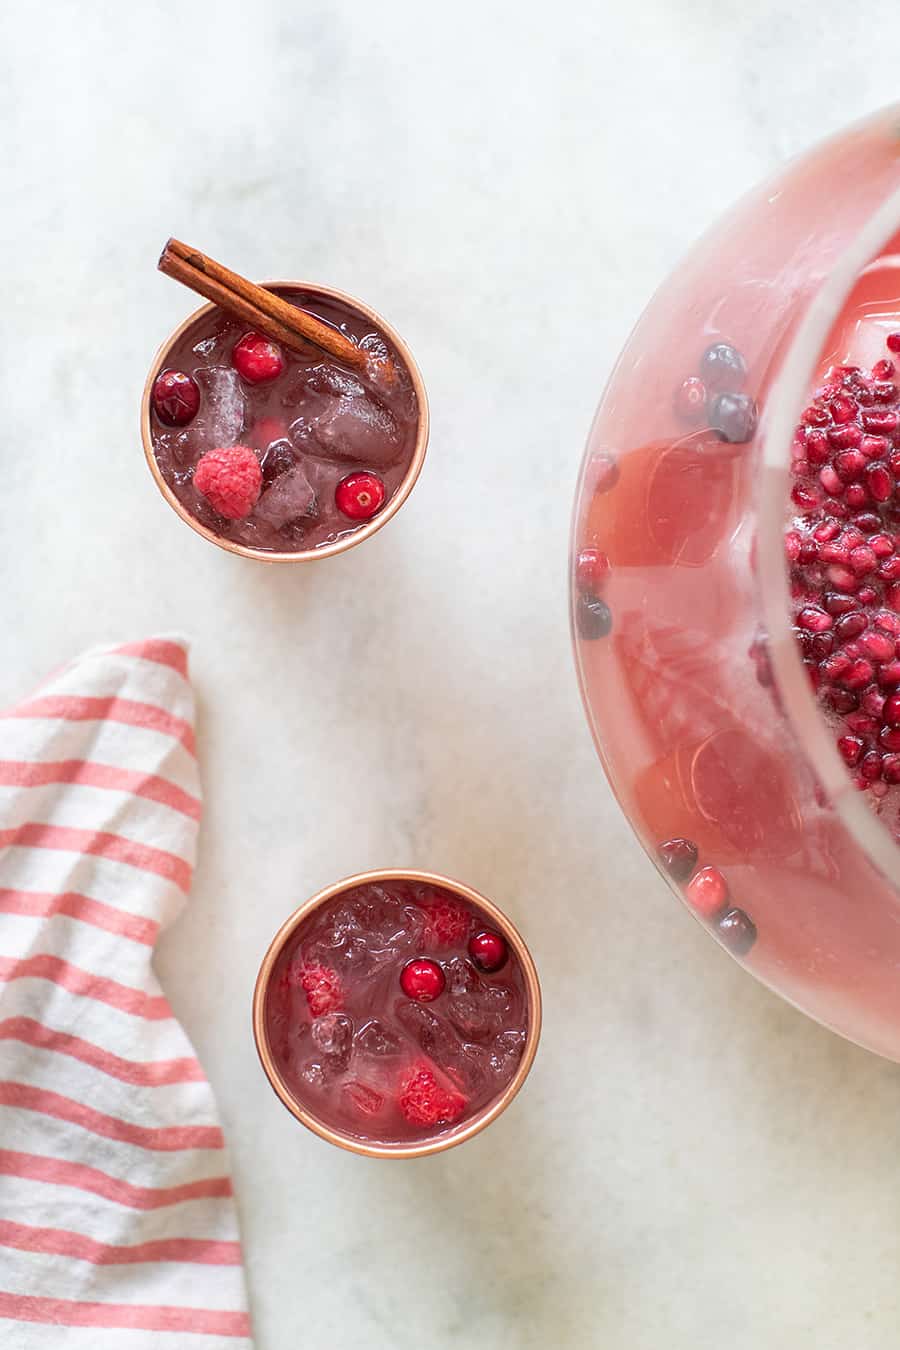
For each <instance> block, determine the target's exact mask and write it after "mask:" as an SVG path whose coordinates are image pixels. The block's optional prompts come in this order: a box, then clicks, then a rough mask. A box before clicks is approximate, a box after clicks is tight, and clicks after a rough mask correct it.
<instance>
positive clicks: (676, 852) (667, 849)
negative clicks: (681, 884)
mask: <svg viewBox="0 0 900 1350" xmlns="http://www.w3.org/2000/svg"><path fill="white" fill-rule="evenodd" d="M656 856H657V857H658V858H659V861H660V862H661V863H662V865H663V867H664V868H665V869H666V871H667V872H668V873H669V876H671V877H673V878H674V880H675V881H687V879H688V877H689V876H690V875H691V873H692V872H693V870H694V868H695V867H696V866H697V856H698V850H697V845H696V844H695V843H694V842H693V840H692V839H682V838H680V837H679V838H676V839H667V840H666V841H665V843H662V844H660V846H659V848H658V849H657V850H656Z"/></svg>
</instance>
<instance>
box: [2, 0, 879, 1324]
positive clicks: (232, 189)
mask: <svg viewBox="0 0 900 1350" xmlns="http://www.w3.org/2000/svg"><path fill="white" fill-rule="evenodd" d="M829 11H830V13H829ZM898 49H900V12H898V11H897V10H896V9H892V8H891V6H890V5H885V4H876V3H874V0H864V3H862V4H860V5H858V6H856V7H854V8H853V12H852V14H851V13H850V11H849V10H848V9H847V7H846V6H838V5H837V4H834V5H829V4H827V3H826V4H825V5H824V6H823V4H822V3H821V0H818V3H811V2H810V0H795V3H793V4H791V5H790V6H788V5H779V4H775V3H772V0H768V3H767V2H766V0H761V2H760V3H758V4H751V3H743V4H737V3H733V0H643V3H637V4H628V5H619V4H615V5H613V4H606V3H602V2H601V3H595V4H592V5H588V4H584V3H583V2H582V0H559V2H558V3H556V4H554V5H545V4H539V3H535V0H521V3H519V4H517V5H497V4H495V5H490V4H485V3H483V2H482V3H479V4H475V3H469V0H462V2H461V3H456V4H454V5H449V6H443V7H441V9H440V10H438V9H437V8H436V7H432V6H429V5H428V4H427V3H426V4H422V3H418V4H413V3H411V0H406V2H403V3H399V2H397V0H385V2H382V3H379V4H373V5H364V4H360V3H358V2H357V3H353V0H329V2H328V3H313V2H312V0H280V2H279V0H257V3H254V4H251V3H247V0H244V3H235V2H233V0H221V2H220V3H218V4H216V5H214V6H212V5H204V6H202V7H201V6H197V5H187V4H185V5H176V4H174V3H172V4H163V5H158V6H157V5H152V4H146V3H144V4H141V3H136V4H133V5H122V4H114V3H109V4H101V3H79V4H78V5H65V6H64V5H58V6H52V5H51V6H46V5H33V6H31V5H21V4H20V5H10V6H7V7H4V11H3V17H2V19H0V53H2V63H3V66H4V68H5V73H4V74H3V76H2V79H0V113H2V127H0V137H2V144H3V160H4V172H3V176H2V197H0V245H2V247H0V260H2V261H0V267H2V271H3V282H4V289H3V294H4V303H3V306H2V309H0V323H2V362H0V381H2V395H0V396H2V427H3V439H2V449H0V466H2V471H3V485H2V501H3V515H2V538H3V546H2V557H0V632H2V634H3V661H2V666H0V697H2V700H3V701H4V702H8V701H10V700H12V699H13V698H15V697H18V696H19V695H21V694H23V693H24V692H25V691H26V690H27V689H28V687H29V685H30V684H31V683H32V682H33V681H35V680H36V679H38V678H39V677H40V676H42V675H43V674H44V673H45V672H46V671H47V670H48V669H49V668H50V667H52V666H54V665H55V664H57V663H59V662H60V661H62V660H65V659H67V658H68V657H70V656H72V655H74V654H75V653H76V652H77V651H78V650H79V649H80V648H81V647H83V646H86V645H90V644H93V643H95V642H98V641H102V640H106V639H110V640H113V639H118V640H125V639H129V638H138V637H142V636H145V635H149V634H150V633H153V632H155V631H165V630H171V629H179V630H182V631H185V632H187V633H188V634H189V635H191V637H192V638H193V642H194V648H193V671H194V676H195V681H196V687H197V691H198V694H199V699H200V723H199V734H200V750H201V767H202V769H203V774H204V780H205V791H206V815H205V821H204V827H203V831H202V836H201V862H200V866H199V870H198V872H197V877H196V885H195V889H194V894H193V897H192V900H191V903H190V906H189V908H188V911H187V913H186V914H185V916H184V918H183V920H182V921H181V922H180V923H179V924H178V926H177V927H176V928H175V929H174V930H173V931H172V932H170V933H169V934H168V935H167V937H166V938H165V940H164V946H163V949H162V951H161V953H160V959H159V969H160V972H161V976H162V978H163V980H164V982H165V984H166V987H167V989H168V991H169V992H170V994H171V996H172V999H173V1001H174V1003H175V1005H176V1008H177V1010H178V1011H179V1013H180V1014H181V1015H182V1017H183V1019H184V1021H185V1023H186V1025H187V1027H188V1030H189V1032H190V1033H191V1035H192V1037H193V1039H194V1041H195V1042H196V1044H197V1047H198V1050H199V1053H200V1055H201V1057H202V1059H203V1061H204V1063H205V1064H206V1066H207V1069H208V1071H209V1073H210V1076H211V1078H212V1081H213V1083H214V1085H215V1087H216V1090H217V1093H218V1097H219V1101H220V1104H221V1109H222V1113H223V1116H224V1119H225V1124H226V1127H227V1129H228V1131H229V1135H230V1139H231V1143H232V1148H233V1154H234V1166H235V1172H236V1179H237V1185H238V1193H239V1198H240V1202H241V1208H242V1215H243V1224H244V1236H245V1241H246V1250H247V1261H248V1272H249V1279H250V1286H251V1297H252V1304H253V1311H254V1316H255V1321H256V1333H257V1341H258V1348H259V1350H296V1347H306V1346H309V1347H313V1346H316V1347H319V1346H328V1347H340V1350H380V1347H397V1348H398V1350H407V1348H409V1350H412V1347H416V1348H417V1350H418V1348H419V1347H428V1350H444V1347H450V1346H454V1347H455V1346H465V1347H470V1346H475V1345H480V1346H484V1347H488V1348H489V1350H545V1347H554V1348H556V1347H562V1348H563V1350H569V1348H570V1347H571V1348H574V1350H581V1347H585V1348H586V1350H587V1348H592V1347H600V1346H602V1347H604V1350H695V1348H696V1347H706V1346H709V1347H716V1350H720V1347H724V1346H727V1347H728V1350H758V1348H759V1347H762V1346H765V1347H767V1350H768V1348H769V1347H772V1348H774V1350H780V1347H790V1348H791V1350H806V1347H809V1350H813V1348H814V1350H832V1348H833V1350H851V1347H852V1350H882V1347H888V1346H891V1345H895V1344H896V1343H897V1337H898V1335H900V1307H898V1288H900V1280H898V1276H900V1130H898V1108H900V1071H898V1070H897V1069H896V1068H894V1067H893V1066H891V1065H889V1064H887V1063H884V1062H881V1061H879V1060H877V1059H875V1058H873V1057H871V1056H869V1055H867V1054H866V1053H864V1052H863V1051H860V1050H857V1049H854V1048H853V1047H852V1046H850V1045H847V1044H844V1043H842V1042H840V1041H838V1040H837V1039H835V1038H833V1037H832V1036H830V1035H829V1034H827V1033H826V1032H825V1031H822V1030H820V1029H819V1028H818V1027H816V1026H814V1025H813V1024H812V1023H810V1022H808V1021H806V1020H805V1019H804V1018H803V1017H801V1016H800V1015H799V1014H797V1013H795V1012H793V1011H791V1010H790V1009H789V1008H788V1007H786V1006H784V1005H782V1004H781V1003H780V1002H779V1001H778V1000H777V999H776V998H774V997H773V996H772V995H770V994H768V993H767V992H765V991H764V990H763V989H762V988H759V987H757V986H756V985H755V984H754V983H753V982H752V981H751V980H750V979H749V978H748V977H747V976H746V975H744V974H742V973H741V971H740V970H739V969H738V968H737V966H735V965H733V964H731V963H730V962H729V961H728V960H727V959H726V958H725V957H724V956H723V955H722V953H721V952H720V951H719V950H718V949H717V948H716V947H715V946H714V944H713V943H712V942H711V941H709V939H708V938H706V937H705V936H704V935H703V933H702V932H701V931H700V929H699V928H698V927H696V926H695V925H694V924H693V923H692V922H691V920H690V919H689V917H688V916H687V915H686V914H685V913H683V912H681V911H680V910H679V909H678V907H677V906H676V905H675V904H673V903H672V902H671V900H670V899H669V898H668V896H667V894H666V893H665V891H664V889H663V887H662V884H661V883H660V882H659V880H658V879H657V877H656V874H655V872H654V871H653V869H652V867H651V865H650V864H649V862H648V861H647V860H646V859H645V858H644V856H643V854H642V853H641V852H640V850H639V849H638V847H637V845H636V844H635V842H634V840H633V839H632V837H631V835H630V833H629V830H628V828H627V827H626V825H625V823H624V821H623V820H622V818H621V816H620V814H619V811H618V809H617V807H616V805H615V803H614V802H613V800H612V797H611V795H610V793H609V791H608V789H607V787H606V785H605V782H604V779H603V777H602V774H601V771H600V768H599V765H598V764H597V762H596V760H595V757H594V753H593V750H592V748H591V745H590V743H589V737H588V733H587V729H586V725H585V723H584V720H583V717H582V714H581V710H580V707H579V704H578V698H577V694H576V688H575V680H574V675H573V670H572V663H571V659H570V654H569V643H568V635H567V620H566V606H565V598H564V596H565V565H566V535H567V529H568V517H569V510H570V505H571V497H572V491H573V485H574V478H575V474H576V469H577V464H578V460H579V456H580V448H581V445H582V443H583V441H584V438H585V435H586V432H587V428H588V424H589V420H590V417H591V414H592V411H593V408H594V405H595V403H596V401H597V399H598V397H599V394H600V390H601V387H602V383H603V380H604V378H605V376H606V373H607V372H608V370H609V368H610V365H611V362H612V361H613V359H614V357H615V355H616V353H617V352H618V349H619V347H620V345H621V343H622V341H623V339H624V338H625V336H626V333H627V331H628V329H629V327H630V325H631V323H632V322H633V320H634V319H635V317H636V315H637V313H638V312H639V310H640V308H641V307H642V305H643V304H644V302H645V301H646V299H647V298H648V296H649V294H650V292H651V291H652V289H653V288H654V286H655V285H656V284H657V283H658V282H659V281H660V280H661V279H662V277H663V276H664V274H665V273H666V272H667V270H668V269H669V268H670V267H671V266H672V265H673V264H674V262H675V261H676V259H677V257H678V255H679V253H680V252H682V251H683V249H684V248H685V247H686V246H687V244H688V243H689V242H690V241H691V239H692V238H693V237H694V236H695V235H696V234H697V233H698V232H699V231H700V230H701V229H702V228H703V227H704V226H705V225H706V224H707V223H708V221H709V220H710V219H711V218H712V217H713V216H714V215H716V214H717V213H718V212H719V211H720V210H721V209H722V208H723V207H724V206H725V205H726V204H727V203H728V202H729V201H731V200H732V199H733V198H734V197H735V196H736V195H738V194H739V193H740V192H741V191H742V190H744V189H745V188H747V187H749V186H750V185H751V184H752V183H753V182H754V181H755V180H756V179H757V178H759V177H760V176H761V175H762V174H764V173H766V172H767V171H769V170H771V169H772V168H773V167H775V166H776V165H778V164H779V163H781V162H782V160H783V159H784V157H785V156H786V155H788V154H790V153H792V152H794V151H795V150H798V149H800V148H802V147H803V146H804V145H805V144H807V143H809V142H810V141H812V140H815V139H816V138H818V137H819V136H820V135H821V134H824V133H825V132H828V131H830V130H834V129H837V128H838V127H840V126H841V125H842V124H843V123H845V122H846V121H848V120H850V119H852V118H855V117H857V116H859V115H862V114H863V113H865V112H867V111H869V110H871V109H874V108H875V107H877V106H878V105H880V104H882V103H885V102H888V101H889V100H890V99H891V98H892V97H896V93H897V80H896V72H897V51H898ZM835 191H840V184H835ZM827 210H828V203H827V201H823V203H822V211H823V220H825V219H827ZM169 234H176V235H178V236H180V237H181V238H183V239H186V240H188V241H189V242H192V243H196V244H197V245H199V246H200V247H202V248H205V249H206V250H208V251H209V252H210V253H212V254H213V255H215V256H217V257H221V258H222V260H223V261H225V262H227V263H229V264H231V265H232V266H234V267H236V268H237V269H239V270H242V271H244V272H245V273H246V274H248V275H250V276H254V277H264V276H290V275H296V276H300V277H309V278H312V279H316V280H319V281H321V282H324V283H330V284H333V285H336V286H339V287H343V288H345V289H347V290H349V291H351V292H355V293H357V294H359V295H361V296H363V297H365V298H366V299H367V300H368V301H369V302H370V303H371V304H372V305H374V306H375V307H376V308H377V309H380V310H381V311H382V312H383V313H384V314H385V315H386V316H387V317H388V318H390V319H391V320H392V321H393V322H394V323H395V324H396V326H397V327H398V329H399V330H400V332H401V333H403V334H404V336H405V337H406V338H407V340H408V341H409V343H410V345H411V346H412V348H413V351H414V352H415V353H416V354H417V356H418V359H419V361H420V364H421V367H422V370H423V372H424V375H425V380H426V383H427V385H428V388H429V391H430V395H431V401H432V416H433V434H432V441H431V450H430V454H429V458H428V461H427V463H426V467H425V472H424V474H423V477H422V479H421V481H420V484H419V486H418V487H417V489H416V491H415V492H414V494H413V496H412V498H411V500H410V502H409V503H408V505H407V506H406V507H404V509H403V511H402V512H401V514H400V515H399V516H398V517H397V519H396V520H395V521H394V522H393V523H392V524H391V525H389V526H388V527H387V528H386V529H385V530H384V531H383V532H382V533H381V534H380V535H378V536H377V538H376V539H374V540H373V541H371V542H370V543H368V544H366V545H365V546H364V547H363V548H361V549H357V550H354V551H352V552H350V553H349V554H347V555H345V556H344V557H342V558H338V559H336V560H333V561H328V562H324V563H321V564H318V565H314V566H309V567H302V568H296V569H291V568H283V569H280V570H275V569H269V568H265V567H262V566H257V565H254V564H248V563H245V562H243V561H241V560H239V559H235V558H232V557H230V556H228V555H226V554H225V553H223V552H221V551H219V550H217V549H214V548H211V547H209V546H208V545H206V544H205V543H204V542H203V541H202V540H200V539H199V538H197V537H196V536H194V535H193V534H192V533H191V532H190V531H189V530H187V528H186V527H184V526H183V525H182V524H181V523H180V522H179V520H178V519H177V518H176V517H175V515H174V514H173V513H172V512H170V511H169V509H168V508H167V507H166V506H165V504H164V503H163V501H162V499H161V498H160V497H159V496H158V495H157V493H156V491H155V489H154V487H153V484H152V481H151V479H150V476H149V474H148V473H147V470H146V468H145V466H144V463H143V458H142V455H141V450H140V442H139V435H138V399H139V395H140V390H141V386H142V384H143V380H144V376H145V374H146V370H147V368H148V365H149V362H150V359H151V356H152V354H153V351H154V349H155V347H156V345H157V344H158V342H159V341H160V340H161V339H162V338H163V337H164V336H165V335H166V333H167V332H168V331H169V330H170V329H171V328H172V327H173V326H174V324H175V323H176V322H178V321H179V320H180V319H181V318H182V317H183V316H184V315H185V314H186V313H187V312H188V310H189V309H190V308H191V307H192V300H191V298H190V297H189V296H188V295H187V294H186V293H183V292H181V291H180V290H179V288H178V287H177V286H176V285H175V284H174V283H172V282H170V281H168V280H166V279H165V278H163V277H161V276H160V275H158V274H157V273H156V271H155V262H156V257H157V254H158V252H159V249H160V247H161V245H162V243H163V241H164V240H165V238H166V237H167V236H168V235H169ZM404 864H410V865H414V866H424V867H430V868H435V869H438V870H445V871H448V872H450V873H451V874H456V875H458V876H460V877H462V878H464V879H466V880H468V881H470V882H471V883H472V884H473V885H475V886H477V887H479V888H481V889H482V890H484V891H485V892H486V893H487V894H488V895H491V896H493V897H495V898H496V899H497V901H498V902H499V903H500V904H501V905H503V906H505V907H506V908H508V909H509V911H510V912H511V913H512V914H513V916H514V917H515V918H516V920H517V921H518V922H519V923H520V925H521V927H522V928H523V930H524V932H525V934H526V936H527V937H528V938H529V940H530V942H531V944H532V946H533V950H534V953H535V956H536V958H537V961H538V964H539V966H540V968H541V971H542V975H543V981H544V987H545V996H546V1002H547V1010H546V1029H545V1036H544V1043H543V1047H542V1051H541V1054H540V1056H539V1059H538V1062H537V1064H536V1067H535V1069H534V1072H533V1074H532V1077H531V1080H530V1083H529V1085H528V1087H527V1089H526V1090H525V1092H524V1093H523V1095H522V1097H521V1098H520V1099H519V1101H518V1102H517V1103H516V1104H515V1106H514V1107H513V1108H512V1110H511V1111H510V1112H509V1113H508V1114H507V1116H505V1117H504V1118H503V1120H502V1121H500V1122H498V1124H496V1125H495V1126H494V1127H493V1128H492V1129H491V1130H490V1131H489V1132H488V1133H486V1134H485V1135H483V1136H482V1137H481V1138H479V1139H477V1140H475V1141H473V1142H472V1143H470V1144H468V1145H466V1146H465V1147H463V1148H461V1149H458V1150H456V1151H454V1152H452V1153H450V1154H447V1155H446V1156H443V1157H438V1158H434V1159H429V1160H424V1161H421V1162H417V1163H407V1164H396V1163H381V1162H374V1161H373V1162H370V1161H368V1160H362V1159H358V1158H355V1157H352V1156H350V1155H344V1154H342V1153H340V1152H338V1151H337V1150H332V1149H329V1148H328V1147H327V1146H326V1145H324V1144H322V1143H320V1142H319V1141H318V1140H316V1139H315V1138H313V1137H312V1136H311V1135H307V1134H306V1132H305V1131H303V1130H302V1129H301V1128H300V1127H299V1126H296V1125H295V1124H294V1123H293V1122H292V1120H291V1119H290V1117H289V1116H288V1115H287V1114H286V1113H285V1112H284V1111H283V1110H282V1109H281V1107H280V1106H279V1105H278V1103H277V1102H276V1100H275V1098H274V1096H273V1095H272V1094H271V1093H270V1092H269V1090H268V1088H267V1087H266V1085H265V1083H264V1081H263V1079H262V1077H261V1073H260V1070H259V1068H258V1066H257V1062H256V1058H255V1054H254V1051H253V1048H252V1043H251V1037H250V1034H249V1001H250V993H251V987H252V982H253V978H254V975H255V971H256V967H257V964H258V961H259V958H260V957H261V955H262V952H263V950H264V948H265V946H266V944H267V942H268V940H269V938H270V937H271V935H272V933H273V932H274V930H275V928H276V927H277V926H278V924H279V923H280V922H281V920H282V919H283V918H284V916H285V915H286V914H287V912H288V911H289V910H290V909H291V908H292V907H293V906H294V904H295V903H296V902H298V901H299V900H300V899H302V898H304V897H305V896H306V895H308V894H309V893H310V892H312V891H313V890H315V889H317V888H318V887H319V886H321V885H324V884H325V883H327V882H329V881H331V880H333V879H334V878H336V877H338V876H340V875H343V874H345V873H348V872H351V871H354V870H356V869H358V868H365V867H374V866H391V865H404ZM48 1293H52V1291H48ZM179 1350H181V1347H179Z"/></svg>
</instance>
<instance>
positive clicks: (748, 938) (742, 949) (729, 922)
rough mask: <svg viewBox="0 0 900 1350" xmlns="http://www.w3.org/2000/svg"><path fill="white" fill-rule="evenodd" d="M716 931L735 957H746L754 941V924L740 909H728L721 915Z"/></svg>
mask: <svg viewBox="0 0 900 1350" xmlns="http://www.w3.org/2000/svg"><path fill="white" fill-rule="evenodd" d="M716 931H717V932H718V934H719V937H720V938H721V939H722V941H723V942H724V943H725V946H726V947H727V948H728V949H729V951H732V952H734V954H735V956H746V955H747V953H748V952H749V950H750V948H751V947H752V946H753V944H754V942H755V941H756V924H755V923H754V922H753V920H752V919H751V918H750V915H749V914H745V913H744V911H743V910H742V909H729V910H728V912H727V913H726V914H723V915H722V917H721V919H719V922H718V923H717V924H716Z"/></svg>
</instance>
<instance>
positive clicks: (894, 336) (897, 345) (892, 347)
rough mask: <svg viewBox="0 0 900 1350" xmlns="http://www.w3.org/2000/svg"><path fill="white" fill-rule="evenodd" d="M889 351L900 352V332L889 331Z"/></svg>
mask: <svg viewBox="0 0 900 1350" xmlns="http://www.w3.org/2000/svg"><path fill="white" fill-rule="evenodd" d="M887 348H888V351H889V352H900V333H889V334H888V338H887Z"/></svg>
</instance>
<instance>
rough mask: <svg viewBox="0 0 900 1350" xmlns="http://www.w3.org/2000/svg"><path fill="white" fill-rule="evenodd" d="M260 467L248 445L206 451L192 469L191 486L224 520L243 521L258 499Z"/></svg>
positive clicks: (260, 477)
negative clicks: (192, 480) (192, 478)
mask: <svg viewBox="0 0 900 1350" xmlns="http://www.w3.org/2000/svg"><path fill="white" fill-rule="evenodd" d="M261 486H262V470H261V469H260V467H259V460H258V459H257V458H256V455H255V454H254V453H253V451H252V450H251V449H250V447H249V446H248V445H230V446H227V447H224V448H222V449H219V450H208V451H207V452H206V454H205V455H202V456H201V458H200V460H199V461H198V463H197V467H196V468H195V469H194V487H195V488H196V489H197V491H198V492H202V493H203V496H204V497H205V498H206V500H207V501H208V502H209V504H210V506H211V507H212V508H213V510H214V511H217V512H218V513H219V515H220V516H224V517H225V519H226V520H243V519H244V517H245V516H249V514H250V512H251V511H252V510H253V508H254V506H255V505H256V503H257V501H258V499H259V492H260V488H261Z"/></svg>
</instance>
